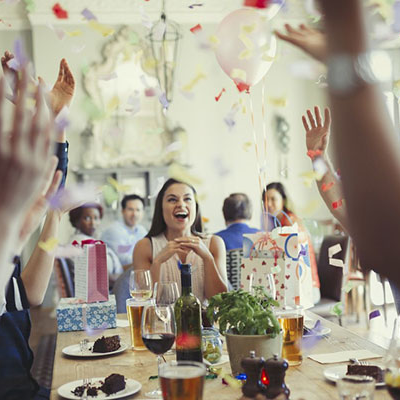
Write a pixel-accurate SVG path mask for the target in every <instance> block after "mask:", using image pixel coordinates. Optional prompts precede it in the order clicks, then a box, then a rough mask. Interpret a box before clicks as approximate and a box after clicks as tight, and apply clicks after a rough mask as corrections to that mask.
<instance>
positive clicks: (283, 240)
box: [240, 223, 314, 308]
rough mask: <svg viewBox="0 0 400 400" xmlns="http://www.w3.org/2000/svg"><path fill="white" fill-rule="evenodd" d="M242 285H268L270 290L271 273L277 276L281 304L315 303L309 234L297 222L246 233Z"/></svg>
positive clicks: (309, 305) (305, 305) (277, 290)
mask: <svg viewBox="0 0 400 400" xmlns="http://www.w3.org/2000/svg"><path fill="white" fill-rule="evenodd" d="M240 267H241V268H240V270H241V278H240V287H241V288H242V289H244V290H249V287H250V284H251V285H253V286H257V285H260V286H264V287H266V289H267V290H268V291H269V290H271V288H270V287H269V284H270V281H269V279H268V275H272V276H273V283H274V285H275V290H276V300H277V301H279V303H280V304H281V306H294V305H302V306H303V307H305V308H309V307H312V306H313V305H314V304H313V301H312V274H311V267H310V261H309V256H308V243H307V237H306V236H304V235H303V234H302V233H301V232H300V233H299V230H298V226H297V224H296V223H295V224H294V225H293V226H284V227H277V228H275V229H273V230H272V231H271V232H268V233H265V232H258V233H252V234H245V235H243V258H242V263H241V266H240Z"/></svg>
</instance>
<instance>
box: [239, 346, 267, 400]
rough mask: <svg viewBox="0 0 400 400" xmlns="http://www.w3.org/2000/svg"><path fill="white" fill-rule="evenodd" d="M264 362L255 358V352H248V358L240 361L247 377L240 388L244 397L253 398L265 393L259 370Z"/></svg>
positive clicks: (259, 358)
mask: <svg viewBox="0 0 400 400" xmlns="http://www.w3.org/2000/svg"><path fill="white" fill-rule="evenodd" d="M264 363H265V360H264V358H263V357H256V353H255V351H253V350H252V351H250V357H246V358H244V359H243V360H242V362H241V365H242V367H243V369H244V371H245V373H246V375H247V379H246V383H245V384H244V385H243V386H242V392H243V394H244V395H245V396H246V397H250V398H254V397H256V395H257V394H259V393H261V394H262V393H264V392H265V385H264V384H263V383H262V382H261V370H262V368H263V366H264Z"/></svg>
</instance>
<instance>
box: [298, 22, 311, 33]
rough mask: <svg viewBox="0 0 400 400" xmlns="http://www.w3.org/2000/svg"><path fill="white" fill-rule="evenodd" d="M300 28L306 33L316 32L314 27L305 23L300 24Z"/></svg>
mask: <svg viewBox="0 0 400 400" xmlns="http://www.w3.org/2000/svg"><path fill="white" fill-rule="evenodd" d="M300 29H301V30H302V31H303V32H305V33H314V32H315V31H314V29H311V28H310V27H309V26H307V25H305V24H300Z"/></svg>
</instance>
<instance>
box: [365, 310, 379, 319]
mask: <svg viewBox="0 0 400 400" xmlns="http://www.w3.org/2000/svg"><path fill="white" fill-rule="evenodd" d="M380 316H381V312H380V311H379V310H373V311H371V312H370V313H369V316H368V318H369V320H370V321H371V319H373V318H377V317H380Z"/></svg>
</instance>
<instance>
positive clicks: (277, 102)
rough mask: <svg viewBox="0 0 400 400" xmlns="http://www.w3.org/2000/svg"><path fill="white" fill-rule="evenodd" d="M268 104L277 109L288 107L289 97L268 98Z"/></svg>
mask: <svg viewBox="0 0 400 400" xmlns="http://www.w3.org/2000/svg"><path fill="white" fill-rule="evenodd" d="M267 100H268V103H269V104H271V105H273V106H275V107H286V106H287V97H286V96H282V97H268V99H267Z"/></svg>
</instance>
